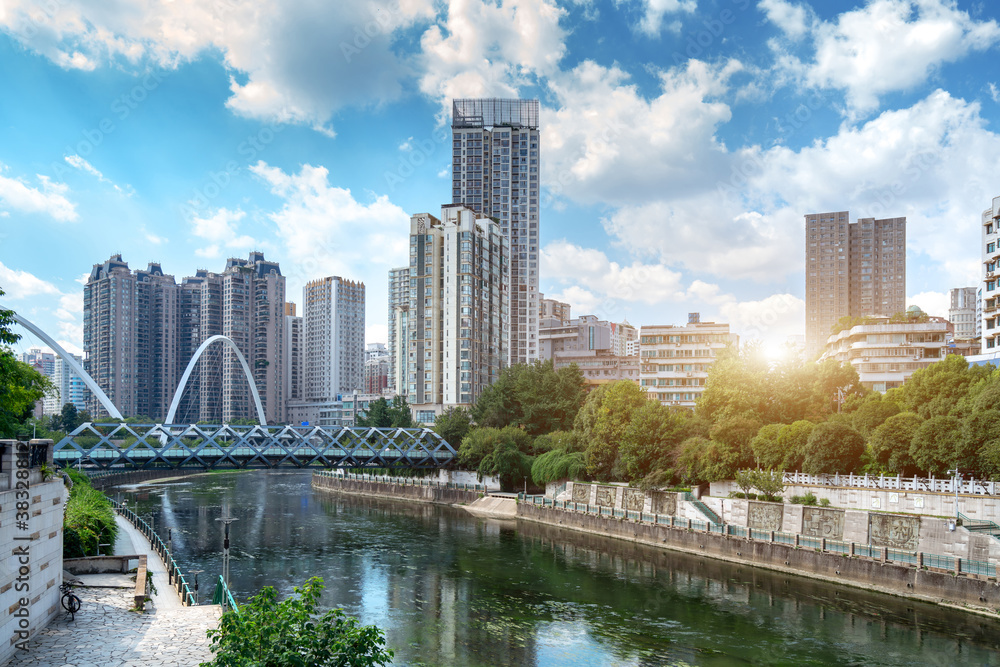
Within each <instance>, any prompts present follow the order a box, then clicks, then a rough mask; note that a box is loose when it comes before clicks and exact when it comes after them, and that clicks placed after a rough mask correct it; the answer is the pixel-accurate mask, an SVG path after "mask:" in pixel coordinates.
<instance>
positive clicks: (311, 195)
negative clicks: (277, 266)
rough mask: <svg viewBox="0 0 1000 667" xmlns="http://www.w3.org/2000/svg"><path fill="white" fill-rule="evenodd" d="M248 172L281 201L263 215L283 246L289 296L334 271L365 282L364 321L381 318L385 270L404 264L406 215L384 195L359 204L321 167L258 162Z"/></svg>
mask: <svg viewBox="0 0 1000 667" xmlns="http://www.w3.org/2000/svg"><path fill="white" fill-rule="evenodd" d="M250 171H251V172H253V173H254V174H256V175H257V176H259V177H260V178H261V179H262V180H263V181H264V182H265V183H266V184H267V185H268V187H269V188H270V189H271V192H272V193H273V194H275V195H277V196H278V197H281V198H282V199H283V200H284V204H283V206H282V208H281V210H280V211H276V212H273V213H270V214H269V215H268V217H269V218H270V220H271V221H272V222H273V223H274V224H275V225H277V228H278V229H279V230H280V237H281V239H282V241H283V242H284V244H285V257H287V258H288V260H289V261H288V262H285V263H284V264H283V267H284V274H285V275H286V276H287V277H288V281H289V285H288V295H289V300H292V301H296V300H297V299H298V294H301V292H298V290H299V289H301V287H302V285H303V284H305V283H306V282H307V281H309V280H313V279H315V278H321V277H324V276H333V275H338V276H341V277H342V278H346V279H348V280H361V281H363V282H364V283H365V301H366V304H367V310H368V312H369V313H371V314H372V316H369V317H368V318H367V322H366V324H367V325H368V326H375V323H376V322H379V321H380V320H383V319H384V318H385V317H386V312H385V303H386V300H387V299H388V279H387V277H386V276H387V273H388V270H389V269H390V268H392V267H394V266H400V265H401V264H405V263H406V258H407V257H408V254H409V229H410V216H409V214H407V213H406V211H404V210H403V209H401V208H400V207H399V206H397V205H395V204H393V203H392V202H391V201H389V198H388V197H387V196H385V195H382V196H376V195H374V194H371V195H370V196H369V197H368V201H367V203H365V202H361V201H359V200H357V199H355V197H354V195H353V194H352V193H351V191H350V190H347V189H344V188H337V187H332V186H331V185H330V183H329V180H328V178H327V177H328V175H329V172H328V171H327V170H326V168H325V167H314V166H312V165H308V164H307V165H303V166H302V168H301V170H300V171H299V173H298V174H292V173H285V172H284V171H282V170H281V169H279V168H277V167H271V166H270V165H268V164H267V163H265V162H258V163H257V164H256V165H254V166H252V167H250ZM376 316H377V317H376Z"/></svg>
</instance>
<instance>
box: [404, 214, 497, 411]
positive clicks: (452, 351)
mask: <svg viewBox="0 0 1000 667" xmlns="http://www.w3.org/2000/svg"><path fill="white" fill-rule="evenodd" d="M508 252H509V251H508V243H507V239H506V237H505V236H504V235H503V234H502V233H501V230H500V226H499V225H497V224H496V223H495V222H493V221H492V220H490V219H489V218H486V217H482V216H479V215H477V213H476V212H475V211H473V210H472V209H470V208H467V207H465V206H462V205H457V204H452V205H450V206H443V207H442V209H441V219H440V220H439V219H437V218H435V217H434V216H432V215H431V214H429V213H418V214H416V215H414V216H412V217H411V218H410V288H409V297H410V302H409V306H408V308H406V309H403V308H399V309H397V314H398V315H399V316H400V318H401V319H402V318H404V317H405V319H406V323H405V325H403V324H400V329H402V330H405V331H406V332H407V333H406V340H407V341H408V343H407V347H406V348H405V354H406V356H405V358H403V357H400V358H399V362H398V363H399V365H400V366H401V367H402V366H403V365H404V364H405V369H406V371H405V376H406V383H405V385H401V386H397V388H396V389H397V391H398V392H399V393H400V394H404V395H405V396H406V397H407V399H408V400H409V402H410V405H412V406H413V408H414V412H415V414H416V418H417V420H418V421H422V422H428V421H433V415H435V414H439V413H440V412H441V411H442V410H443V409H444V408H446V407H448V406H453V405H470V404H472V403H474V402H475V401H476V399H477V398H479V395H480V394H481V393H482V391H483V389H485V388H486V387H487V386H489V385H490V384H492V383H493V382H495V381H496V379H497V377H499V374H500V371H501V370H502V369H503V368H504V367H505V366H506V360H507V349H506V344H507V333H508V329H507V327H508V322H507V317H508V313H507V307H508V299H507V289H508V283H507V270H508V269H507V265H508V264H507V262H508V260H507V256H508ZM400 349H403V348H402V347H401V348H400ZM401 375H402V374H401Z"/></svg>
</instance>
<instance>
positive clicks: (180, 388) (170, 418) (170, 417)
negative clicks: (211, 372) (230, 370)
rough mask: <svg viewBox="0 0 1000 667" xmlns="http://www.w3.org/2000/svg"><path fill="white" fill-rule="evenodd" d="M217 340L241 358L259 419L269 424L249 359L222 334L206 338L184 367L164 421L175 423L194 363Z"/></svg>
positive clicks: (165, 422)
mask: <svg viewBox="0 0 1000 667" xmlns="http://www.w3.org/2000/svg"><path fill="white" fill-rule="evenodd" d="M216 341H222V342H223V343H225V344H226V345H228V346H229V349H231V350H232V351H233V352H235V353H236V357H237V358H238V359H239V360H240V364H242V365H243V372H244V373H245V374H246V376H247V382H248V383H250V393H252V394H253V402H254V404H255V405H256V406H257V419H258V421H260V425H261V426H267V418H266V417H265V416H264V406H263V405H262V404H261V402H260V393H258V392H257V385H256V383H254V381H253V373H251V372H250V364H248V363H247V360H246V359H245V358H244V357H243V353H242V352H240V348H238V347H236V343H234V342H233V341H232V339H231V338H229V337H228V336H222V335H216V336H209V337H208V338H207V339H205V342H204V343H202V344H201V345H199V346H198V349H197V350H196V351H195V353H194V355H193V356H192V357H191V361H189V362H188V365H187V368H185V369H184V375H182V376H181V381H180V384H178V385H177V391H176V392H174V398H173V400H172V401H170V410H168V411H167V418H166V419H165V420H164V422H163V423H164V424H173V423H174V416H175V413H176V412H177V407H178V406H179V405H180V404H181V396H182V395H183V394H184V388H185V387H187V382H188V378H190V377H191V371H193V370H194V365H195V364H196V363H198V359H199V358H200V357H201V353H202V352H204V351H205V349H206V348H207V347H208V346H209V345H211V344H212V343H214V342H216Z"/></svg>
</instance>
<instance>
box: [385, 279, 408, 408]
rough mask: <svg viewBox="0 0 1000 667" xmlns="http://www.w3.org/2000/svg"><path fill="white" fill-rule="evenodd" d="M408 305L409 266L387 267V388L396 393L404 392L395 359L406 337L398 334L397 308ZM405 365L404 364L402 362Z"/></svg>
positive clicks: (398, 316)
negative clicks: (398, 377) (399, 380)
mask: <svg viewBox="0 0 1000 667" xmlns="http://www.w3.org/2000/svg"><path fill="white" fill-rule="evenodd" d="M409 305H410V267H408V266H401V267H399V268H395V269H389V345H388V348H389V387H388V388H389V389H392V390H393V391H395V392H396V393H399V394H404V393H406V392H405V386H404V385H405V384H406V383H405V382H402V383H397V381H396V380H397V377H396V376H397V375H398V372H399V368H398V367H397V365H396V364H397V359H398V358H399V348H400V346H401V345H402V346H403V347H404V348H405V345H406V338H405V336H401V335H400V329H399V327H400V323H399V320H400V317H401V316H400V314H399V313H398V312H397V311H398V309H399V308H405V307H409ZM404 356H405V354H404ZM403 366H404V367H405V364H403Z"/></svg>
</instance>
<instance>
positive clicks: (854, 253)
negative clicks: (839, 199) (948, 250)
mask: <svg viewBox="0 0 1000 667" xmlns="http://www.w3.org/2000/svg"><path fill="white" fill-rule="evenodd" d="M805 218H806V353H807V354H808V355H809V356H810V357H813V356H816V355H817V354H819V352H821V351H822V350H823V346H824V345H825V344H826V340H827V338H829V336H830V334H831V329H832V327H833V325H834V324H836V323H837V320H839V319H840V318H842V317H845V316H850V317H876V316H880V315H888V316H891V315H894V314H896V313H899V312H902V311H903V310H904V309H905V308H906V218H889V219H884V220H876V219H874V218H861V219H860V220H858V221H857V222H854V223H852V222H850V214H849V213H848V212H847V211H839V212H835V213H813V214H809V215H806V216H805Z"/></svg>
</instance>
